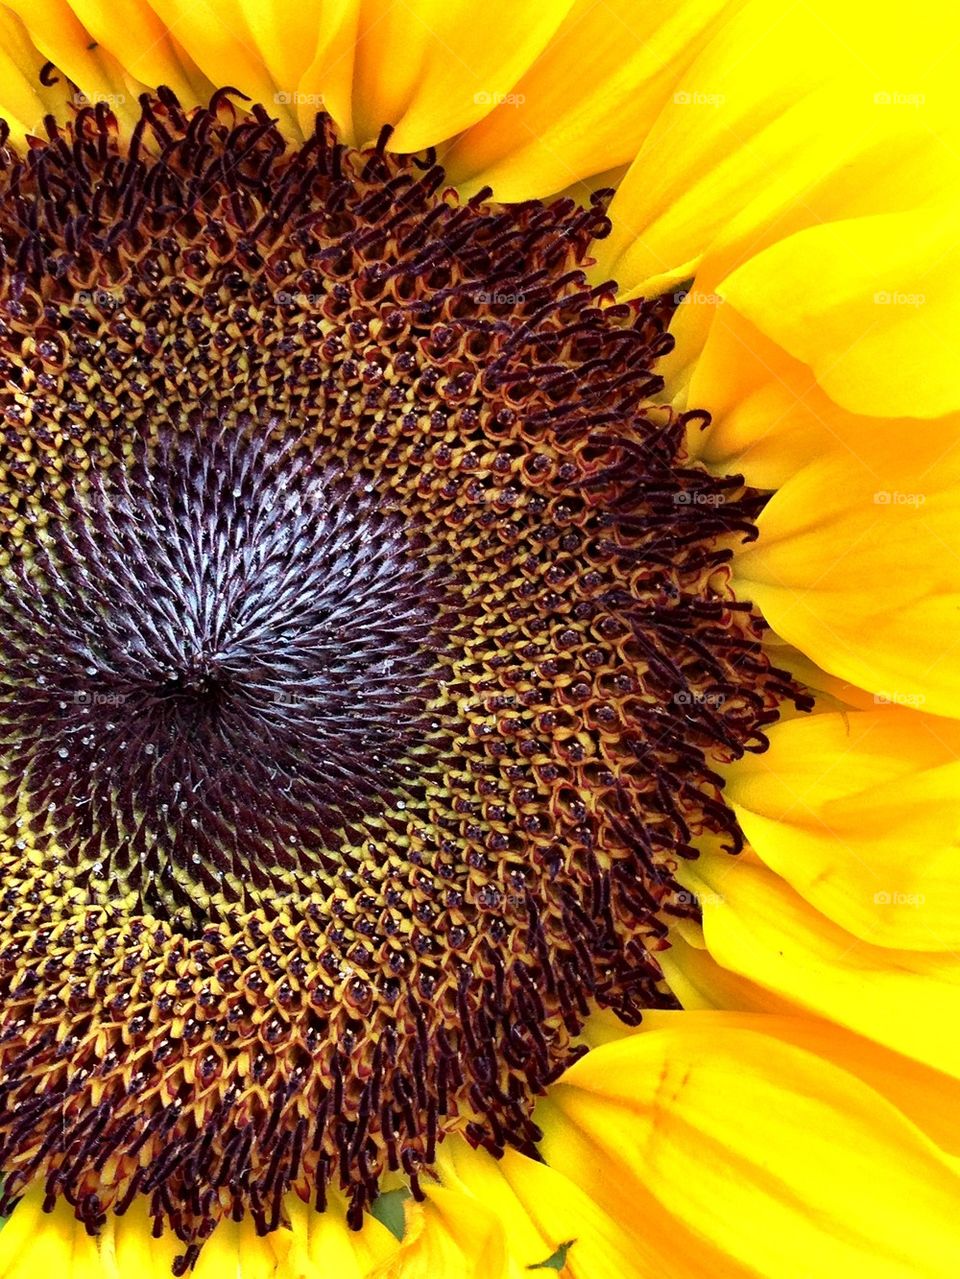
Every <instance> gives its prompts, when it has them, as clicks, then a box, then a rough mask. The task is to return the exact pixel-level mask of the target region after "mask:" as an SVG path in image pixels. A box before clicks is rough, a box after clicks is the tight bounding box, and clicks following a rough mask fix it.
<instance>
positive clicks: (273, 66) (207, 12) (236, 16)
mask: <svg viewBox="0 0 960 1279" xmlns="http://www.w3.org/2000/svg"><path fill="white" fill-rule="evenodd" d="M150 4H151V7H152V8H153V9H154V11H155V12H156V15H157V17H158V19H159V20H160V22H161V23H162V25H163V27H164V28H165V29H167V30H169V31H171V32H172V33H173V35H174V36H175V38H176V40H177V41H178V42H179V43H180V44H181V45H182V46H183V48H184V49H185V50H186V53H187V54H188V56H189V57H190V58H191V59H192V61H193V62H194V63H195V64H196V66H197V67H199V69H200V70H201V71H202V72H203V74H204V75H205V76H206V78H207V79H208V80H209V81H210V82H211V83H212V84H214V85H216V86H217V87H220V86H223V85H229V86H231V87H232V88H235V89H239V90H240V91H241V92H243V93H245V94H246V95H247V96H248V97H250V98H253V99H254V100H255V101H257V102H262V103H263V104H264V105H265V106H266V107H267V108H268V110H269V112H270V114H271V115H275V116H277V117H278V118H279V120H280V122H281V127H283V128H285V129H286V130H287V131H288V132H289V133H290V134H291V135H292V136H297V135H298V134H299V131H300V126H299V122H298V116H297V112H296V107H295V90H296V79H295V78H292V79H291V80H288V79H287V77H288V76H290V75H291V67H292V68H293V69H294V71H295V72H296V74H297V75H299V73H300V72H301V71H302V70H304V69H305V68H306V67H307V65H308V63H309V61H310V59H311V58H312V56H313V53H314V44H312V43H311V42H310V32H311V31H313V30H315V28H314V26H313V23H312V22H311V21H310V19H311V18H312V17H315V16H316V13H317V6H316V4H315V3H313V2H312V0H302V3H298V6H297V10H296V11H295V12H291V13H289V14H288V13H287V10H286V8H284V14H286V15H287V16H286V17H285V18H284V19H283V20H278V18H279V15H278V14H276V11H275V10H274V8H273V6H272V5H269V4H267V5H264V6H263V7H262V8H258V7H257V6H256V5H254V4H248V3H247V0H217V3H216V4H195V3H192V0H150ZM272 15H273V16H272ZM288 32H289V37H288V34H287V33H288ZM293 40H296V41H297V42H298V43H297V45H296V47H294V48H291V44H292V42H293ZM314 40H315V36H314Z"/></svg>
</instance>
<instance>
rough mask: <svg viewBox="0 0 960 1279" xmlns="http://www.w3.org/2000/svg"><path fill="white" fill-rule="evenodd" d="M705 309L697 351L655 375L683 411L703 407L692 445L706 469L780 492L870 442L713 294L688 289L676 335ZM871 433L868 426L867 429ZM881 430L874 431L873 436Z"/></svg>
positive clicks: (805, 369)
mask: <svg viewBox="0 0 960 1279" xmlns="http://www.w3.org/2000/svg"><path fill="white" fill-rule="evenodd" d="M698 310H699V311H700V312H701V313H703V312H706V311H708V310H712V312H713V314H712V315H711V316H710V323H709V326H708V330H707V333H706V336H705V341H704V344H703V348H702V350H700V351H695V352H694V353H693V359H692V363H691V364H690V365H689V366H688V367H686V368H683V367H680V365H679V361H680V360H681V359H685V358H686V356H687V353H688V352H687V350H685V349H684V348H683V347H682V346H680V347H678V348H675V350H674V352H672V353H671V354H670V355H669V356H668V357H667V359H666V360H665V361H664V362H663V366H662V367H660V366H658V371H659V372H661V373H662V374H663V375H664V376H665V377H666V378H667V384H668V387H669V388H670V391H671V392H672V394H674V395H675V394H676V393H677V392H678V391H679V390H680V389H681V387H685V393H684V406H689V407H691V408H694V407H696V408H705V409H707V410H708V411H709V413H710V416H711V423H710V426H709V427H708V428H707V429H706V430H705V431H703V430H701V431H698V432H696V433H695V434H694V435H693V437H692V440H691V443H692V445H693V448H694V451H695V454H696V456H698V457H699V458H700V460H701V461H703V462H704V463H705V464H706V465H707V466H709V467H710V468H711V470H715V471H721V472H724V473H726V474H735V473H736V474H743V475H745V476H746V478H747V479H748V481H749V482H750V483H751V484H753V485H755V486H756V487H758V488H770V489H774V488H779V487H780V486H781V485H782V484H784V483H785V482H786V481H787V480H788V479H789V478H790V476H791V475H795V474H796V472H797V471H798V470H800V469H801V468H802V467H804V466H806V465H807V463H809V462H812V461H814V460H815V459H817V458H819V457H822V456H823V454H824V453H825V452H827V451H836V452H842V451H843V450H844V449H846V448H848V447H850V446H851V442H852V447H854V448H855V449H856V448H859V447H860V446H861V441H865V442H866V446H867V447H868V448H869V447H871V445H872V441H873V440H875V439H876V434H875V433H874V434H873V435H872V436H871V434H870V432H869V431H868V428H867V426H866V424H865V422H864V420H863V419H860V418H857V419H852V418H851V415H850V414H849V413H847V412H845V411H844V410H842V409H840V408H839V407H838V406H837V405H835V404H834V403H833V401H832V400H830V399H829V397H828V396H827V395H826V394H825V393H824V392H823V391H822V390H821V388H820V387H819V385H818V384H817V380H816V377H815V375H814V372H813V370H812V369H811V368H810V367H809V366H808V365H806V364H803V363H801V362H800V361H799V360H795V359H793V358H792V357H791V356H789V355H788V354H787V353H786V352H785V351H784V350H783V348H782V347H780V346H778V345H777V344H776V343H775V342H772V341H771V340H770V339H769V338H767V337H766V336H765V335H764V334H763V333H761V332H760V330H759V329H757V328H756V326H755V325H753V324H751V323H750V321H749V320H747V319H745V318H744V317H743V316H742V315H741V314H740V313H739V312H738V311H737V310H735V309H734V307H732V306H731V305H729V304H728V303H727V302H726V301H725V299H724V298H723V297H722V296H721V295H720V294H718V293H707V292H704V291H703V290H702V289H701V288H700V287H699V285H697V284H696V283H694V285H693V286H692V287H691V289H690V290H689V291H688V292H687V293H686V294H685V297H684V302H683V304H682V306H681V307H680V313H679V314H678V316H677V317H676V319H675V329H674V331H676V329H677V328H682V327H683V326H684V325H686V324H688V323H689V322H690V321H691V320H692V319H693V317H694V315H695V314H696V312H697V311H698ZM871 426H874V424H873V423H871ZM877 429H879V430H880V431H881V432H882V431H883V429H884V426H883V424H880V426H879V428H877V427H876V426H874V431H876V430H877Z"/></svg>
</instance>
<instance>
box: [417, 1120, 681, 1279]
mask: <svg viewBox="0 0 960 1279" xmlns="http://www.w3.org/2000/svg"><path fill="white" fill-rule="evenodd" d="M440 1170H441V1173H442V1176H443V1179H444V1183H445V1184H447V1185H454V1186H456V1188H457V1189H459V1190H461V1191H463V1192H465V1193H467V1194H469V1195H472V1196H473V1197H474V1198H475V1199H476V1200H477V1201H478V1202H479V1203H481V1204H483V1205H484V1206H485V1207H487V1208H489V1209H490V1210H491V1211H493V1212H494V1213H495V1214H496V1215H497V1216H498V1217H499V1218H500V1220H501V1221H502V1222H503V1225H504V1230H505V1232H506V1238H507V1241H508V1248H509V1250H510V1254H511V1258H512V1260H513V1264H514V1266H515V1267H516V1270H517V1272H518V1279H519V1275H529V1274H530V1272H531V1270H533V1271H534V1273H537V1272H538V1271H539V1267H540V1266H541V1265H542V1263H543V1262H545V1261H546V1260H548V1259H549V1258H551V1257H554V1256H556V1255H557V1253H558V1252H561V1251H562V1250H564V1249H565V1250H566V1251H565V1264H564V1266H563V1269H562V1272H561V1273H562V1274H563V1275H564V1276H567V1277H568V1279H623V1277H624V1276H625V1275H628V1274H634V1273H641V1274H647V1273H654V1272H653V1271H652V1270H648V1269H647V1268H646V1267H638V1253H637V1245H636V1243H635V1241H634V1240H633V1238H632V1236H631V1234H630V1233H629V1232H628V1231H626V1230H624V1229H623V1227H622V1226H621V1225H619V1224H618V1223H617V1222H615V1221H614V1220H613V1219H612V1218H611V1217H610V1216H608V1215H607V1213H605V1212H604V1211H603V1209H602V1208H601V1207H599V1205H597V1204H596V1203H594V1202H593V1200H592V1199H591V1198H590V1196H589V1195H587V1194H586V1193H585V1192H584V1191H583V1190H582V1189H581V1187H580V1186H579V1185H578V1184H577V1183H576V1182H575V1181H571V1180H570V1179H569V1178H568V1177H565V1176H564V1175H563V1174H562V1173H560V1172H557V1170H556V1169H554V1168H549V1167H548V1166H547V1165H546V1164H543V1163H539V1162H537V1161H535V1160H533V1159H528V1158H527V1157H526V1156H525V1155H521V1154H519V1153H517V1152H516V1151H512V1150H510V1151H507V1153H506V1155H505V1156H504V1157H503V1158H502V1159H494V1158H493V1157H492V1156H491V1155H488V1154H487V1153H486V1152H485V1151H482V1150H472V1149H471V1148H470V1147H469V1146H468V1145H467V1144H466V1142H464V1141H462V1140H461V1139H459V1138H453V1139H450V1140H448V1141H446V1142H444V1144H443V1146H442V1147H441V1160H440ZM651 1256H653V1254H652V1253H651ZM654 1259H655V1260H656V1262H657V1264H658V1265H660V1266H661V1267H662V1264H663V1263H664V1262H665V1261H666V1258H664V1257H663V1256H656V1257H655V1258H654ZM660 1272H661V1273H662V1268H661V1271H660ZM543 1274H544V1277H545V1279H546V1276H548V1275H549V1274H550V1269H545V1270H544V1271H543Z"/></svg>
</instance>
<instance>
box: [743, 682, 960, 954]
mask: <svg viewBox="0 0 960 1279" xmlns="http://www.w3.org/2000/svg"><path fill="white" fill-rule="evenodd" d="M769 738H770V749H769V751H768V752H766V753H765V754H763V755H750V756H747V757H745V758H744V759H743V760H741V761H738V762H737V763H736V764H735V765H733V766H732V767H731V768H730V769H729V771H728V778H729V781H728V788H727V791H726V797H727V800H728V802H731V803H732V804H733V807H734V809H735V810H736V813H737V817H738V818H739V821H740V824H741V826H742V827H743V830H744V833H745V834H746V836H747V838H748V840H749V841H750V843H751V845H752V846H753V848H754V849H755V851H756V852H757V853H758V855H759V856H760V857H761V858H762V860H763V861H764V862H765V863H766V864H767V865H768V866H769V867H770V868H771V869H772V870H774V871H776V872H777V874H778V875H781V876H782V877H783V878H784V879H785V880H786V881H787V882H788V883H790V884H791V885H792V886H793V887H794V888H795V889H796V890H797V892H798V893H800V894H801V895H802V896H803V897H805V898H806V899H807V900H808V901H809V902H811V904H812V905H814V906H816V908H817V909H818V910H820V911H822V912H823V913H824V914H825V915H827V916H828V917H829V918H830V919H832V920H833V921H834V922H835V923H837V924H839V925H840V926H841V927H842V928H845V929H846V930H847V931H848V932H850V933H852V934H854V936H856V937H861V938H863V939H864V940H865V941H869V942H872V943H874V944H875V945H879V946H893V947H901V948H903V949H905V950H933V951H937V950H954V949H960V856H958V841H960V763H957V762H956V761H957V758H958V755H960V725H958V724H956V723H955V722H953V721H949V720H947V721H944V720H940V719H935V718H933V717H932V716H928V715H921V714H916V713H914V712H912V711H910V710H905V709H903V708H900V707H892V706H890V707H882V708H876V709H874V710H873V711H866V712H864V711H854V712H850V713H844V714H833V715H831V714H826V715H815V716H812V717H809V718H798V719H794V720H791V721H790V722H789V723H781V724H777V725H775V726H774V727H773V728H772V729H771V730H770V733H769ZM905 850H909V853H908V855H905Z"/></svg>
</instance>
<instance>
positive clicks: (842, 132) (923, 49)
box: [596, 0, 960, 294]
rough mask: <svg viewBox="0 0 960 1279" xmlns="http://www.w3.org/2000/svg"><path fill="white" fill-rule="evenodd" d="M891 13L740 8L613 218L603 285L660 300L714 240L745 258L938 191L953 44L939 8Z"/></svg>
mask: <svg viewBox="0 0 960 1279" xmlns="http://www.w3.org/2000/svg"><path fill="white" fill-rule="evenodd" d="M897 12H898V10H897V6H896V5H894V4H893V3H892V2H891V0H885V2H884V3H881V4H880V5H879V6H876V5H875V6H874V7H873V8H872V10H871V16H870V21H869V22H864V21H863V13H862V10H861V8H860V6H858V5H848V4H840V5H837V4H831V3H829V0H810V2H808V3H805V4H803V5H801V6H796V7H794V8H786V9H785V8H784V7H783V6H782V5H779V4H777V3H776V0H749V3H747V4H746V5H745V6H744V7H743V8H742V10H741V11H740V12H739V13H737V14H736V15H734V16H732V17H731V18H730V19H729V20H728V21H725V22H724V23H723V24H722V25H721V26H720V27H719V29H718V32H717V34H716V36H715V38H714V39H712V40H711V41H710V42H709V43H708V44H707V46H706V48H705V49H704V50H703V52H702V54H701V55H700V56H699V57H698V58H697V59H696V61H695V62H694V63H693V65H692V66H691V67H690V68H689V70H688V71H687V72H686V74H685V76H684V77H683V80H682V82H679V87H678V90H677V92H676V94H675V95H674V98H673V99H672V100H671V101H670V102H669V103H668V104H667V105H666V106H665V107H664V110H663V112H662V114H661V116H660V118H659V119H658V120H657V122H656V124H655V125H654V127H653V128H652V129H651V131H650V134H649V136H648V137H647V139H646V141H645V142H644V144H643V146H642V148H641V150H640V152H639V153H638V155H637V158H636V160H635V162H634V165H633V167H632V169H631V171H630V172H629V173H628V175H627V177H626V178H625V180H624V182H623V184H622V186H621V187H620V189H619V191H618V192H617V196H616V198H615V199H614V201H613V204H612V206H611V217H612V219H613V224H614V229H613V234H612V235H611V237H610V238H609V239H608V240H606V241H604V242H603V243H602V244H601V245H600V246H599V264H598V267H597V268H596V274H597V275H598V276H602V277H604V278H607V277H609V276H613V277H615V278H616V279H618V280H619V281H620V284H621V286H622V287H623V288H624V289H625V290H626V291H627V292H628V293H630V294H634V293H650V292H656V291H660V290H662V289H663V288H665V287H667V286H668V285H669V284H671V283H674V282H677V281H680V280H683V279H686V278H689V277H690V276H692V275H694V273H695V271H696V270H697V267H698V264H699V263H700V261H701V259H702V257H703V255H704V254H705V253H706V252H707V251H708V249H710V248H711V246H713V245H714V244H715V243H717V242H721V241H726V242H727V248H728V250H729V251H730V252H731V253H732V252H733V250H732V245H733V244H735V245H737V252H736V253H733V257H734V260H736V259H737V258H740V259H742V257H743V256H744V254H745V253H749V252H755V251H756V249H757V247H758V245H757V242H758V240H759V241H761V242H762V241H763V238H764V237H770V238H776V237H777V236H778V235H784V234H787V233H788V231H789V230H790V229H794V228H795V227H796V225H797V224H799V225H806V224H809V223H810V222H815V221H817V220H818V219H822V218H824V217H827V216H837V213H836V210H837V208H840V209H843V208H850V209H852V210H854V211H857V212H859V211H861V210H863V209H864V208H866V209H867V210H869V211H874V210H877V209H887V208H907V207H912V205H915V204H916V203H917V202H918V201H919V200H920V199H921V198H922V196H923V192H924V190H927V191H930V190H936V186H935V183H936V182H938V181H941V182H942V178H943V173H944V171H945V170H946V169H952V170H953V171H955V170H956V162H957V155H958V151H957V147H956V133H957V120H956V112H955V102H954V89H953V85H952V84H951V82H950V67H951V65H952V59H951V55H950V53H949V52H948V51H951V50H956V48H957V45H958V40H960V31H958V23H957V19H956V15H955V13H954V12H953V11H950V10H948V9H947V8H946V6H925V7H922V8H921V9H920V10H919V11H918V13H917V14H916V21H915V22H911V23H910V24H907V25H905V24H903V23H897V22H896V15H897ZM852 51H855V52H852ZM897 95H900V97H903V98H907V99H909V102H907V101H904V102H901V101H900V100H899V98H898V97H897ZM884 99H889V101H885V100H884ZM915 101H921V102H922V109H920V108H918V107H915V106H913V105H912V104H913V103H914V102H915ZM914 153H919V157H922V161H923V162H922V163H920V162H918V160H917V159H911V157H912V156H913V155H914ZM888 199H889V200H892V201H893V203H890V204H888V203H886V201H887V200H888ZM821 205H822V207H820V206H821ZM781 224H785V227H784V225H781ZM767 242H769V241H767ZM731 265H732V264H731V263H730V262H729V260H728V263H727V268H726V269H727V270H729V269H730V266H731ZM719 278H722V277H721V276H719V275H717V274H711V278H709V279H706V280H701V281H700V285H701V287H703V288H705V289H706V290H708V291H710V290H712V289H714V288H715V287H716V282H717V280H718V279H719ZM808 283H809V280H808V281H807V284H808Z"/></svg>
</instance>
